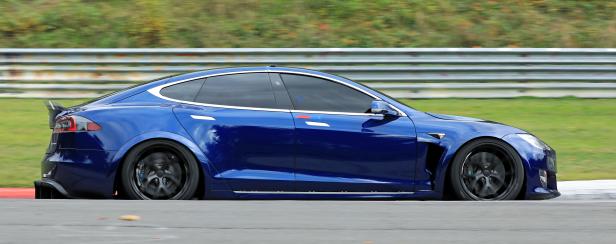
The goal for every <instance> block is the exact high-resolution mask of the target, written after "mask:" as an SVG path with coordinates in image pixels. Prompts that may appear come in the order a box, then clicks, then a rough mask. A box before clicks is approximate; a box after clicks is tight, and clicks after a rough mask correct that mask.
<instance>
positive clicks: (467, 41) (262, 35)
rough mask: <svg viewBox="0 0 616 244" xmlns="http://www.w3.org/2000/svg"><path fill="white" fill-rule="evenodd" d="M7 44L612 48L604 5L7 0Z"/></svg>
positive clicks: (1, 24)
mask: <svg viewBox="0 0 616 244" xmlns="http://www.w3.org/2000/svg"><path fill="white" fill-rule="evenodd" d="M0 37H1V38H0V47H37V48H41V47H49V48H54V47H87V48H92V47H111V48H117V47H208V48H209V47H477V46H481V47H507V46H508V47H557V48H563V47H614V45H615V44H616V2H615V1H606V0H584V1H579V0H533V1H516V0H501V1H494V0H430V1H425V0H407V1H390V0H378V1H365V0H344V1H340V0H310V1H289V0H242V1H228V0H199V1H176V0H156V1H152V0H135V1H124V0H106V1H92V0H61V1H59V0H30V1H24V0H3V1H0Z"/></svg>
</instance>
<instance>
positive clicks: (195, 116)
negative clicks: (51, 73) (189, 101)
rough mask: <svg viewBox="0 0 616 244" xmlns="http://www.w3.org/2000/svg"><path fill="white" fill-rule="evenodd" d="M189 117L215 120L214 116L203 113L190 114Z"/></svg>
mask: <svg viewBox="0 0 616 244" xmlns="http://www.w3.org/2000/svg"><path fill="white" fill-rule="evenodd" d="M190 117H191V118H193V119H198V120H216V119H215V118H214V117H210V116H205V115H190Z"/></svg>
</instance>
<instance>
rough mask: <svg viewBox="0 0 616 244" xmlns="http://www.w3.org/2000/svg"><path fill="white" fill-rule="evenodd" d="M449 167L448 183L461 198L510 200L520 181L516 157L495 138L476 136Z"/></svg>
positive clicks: (521, 179) (520, 170) (522, 180)
mask: <svg viewBox="0 0 616 244" xmlns="http://www.w3.org/2000/svg"><path fill="white" fill-rule="evenodd" d="M451 167H452V168H451V174H450V182H451V186H452V188H453V190H454V193H455V194H456V196H457V197H458V199H461V200H513V199H515V198H516V197H517V196H518V194H519V193H520V191H521V190H522V185H523V183H524V166H523V165H522V160H521V159H520V156H519V155H518V153H517V152H516V151H515V150H514V149H513V148H512V147H511V146H509V145H508V144H507V143H505V142H503V141H500V140H497V139H490V138H485V139H478V140H476V141H473V142H471V143H469V144H468V145H465V146H464V147H463V148H462V149H460V151H459V152H458V154H457V155H456V157H455V158H454V161H453V162H452V165H451Z"/></svg>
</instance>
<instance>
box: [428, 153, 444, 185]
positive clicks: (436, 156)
mask: <svg viewBox="0 0 616 244" xmlns="http://www.w3.org/2000/svg"><path fill="white" fill-rule="evenodd" d="M443 151H444V149H443V148H442V147H440V146H439V145H437V144H432V143H429V144H428V152H427V155H426V172H427V173H428V174H429V175H430V179H431V180H432V185H434V178H435V177H436V169H437V166H438V163H439V161H440V160H441V157H442V156H443Z"/></svg>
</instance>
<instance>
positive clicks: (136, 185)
mask: <svg viewBox="0 0 616 244" xmlns="http://www.w3.org/2000/svg"><path fill="white" fill-rule="evenodd" d="M199 175H200V174H199V164H198V163H197V160H196V159H195V157H194V156H193V154H192V153H191V152H190V151H189V150H188V149H186V148H185V147H184V146H182V145H180V144H178V143H175V142H172V141H167V140H150V141H146V142H144V143H141V144H139V145H137V146H136V147H134V148H133V149H131V150H130V152H129V153H128V154H127V155H126V157H125V159H124V162H123V163H122V168H121V177H122V181H121V182H122V187H123V189H124V192H125V195H126V196H127V197H128V198H129V199H133V200H153V199H156V200H188V199H192V198H193V197H194V195H195V192H196V191H197V188H198V185H199Z"/></svg>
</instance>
